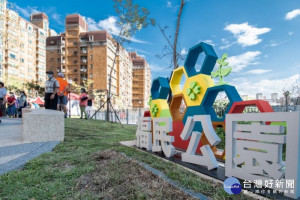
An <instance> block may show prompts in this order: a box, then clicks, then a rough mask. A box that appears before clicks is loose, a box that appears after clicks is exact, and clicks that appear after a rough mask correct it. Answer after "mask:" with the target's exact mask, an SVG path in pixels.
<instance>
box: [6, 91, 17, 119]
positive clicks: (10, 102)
mask: <svg viewBox="0 0 300 200" xmlns="http://www.w3.org/2000/svg"><path fill="white" fill-rule="evenodd" d="M16 100H17V99H16V98H15V95H14V93H13V92H10V93H9V97H8V98H7V108H8V115H9V117H12V118H14V117H15V112H16Z"/></svg>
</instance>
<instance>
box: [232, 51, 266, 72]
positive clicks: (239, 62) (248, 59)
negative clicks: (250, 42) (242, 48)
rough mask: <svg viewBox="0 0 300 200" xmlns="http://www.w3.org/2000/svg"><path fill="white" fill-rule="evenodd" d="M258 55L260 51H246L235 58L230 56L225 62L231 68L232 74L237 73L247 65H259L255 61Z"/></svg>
mask: <svg viewBox="0 0 300 200" xmlns="http://www.w3.org/2000/svg"><path fill="white" fill-rule="evenodd" d="M260 54H261V52H260V51H247V52H246V53H243V54H240V55H237V56H231V57H229V58H228V59H227V61H228V62H229V66H232V71H233V72H239V71H242V70H243V69H244V68H245V67H247V66H248V65H257V64H259V62H258V61H257V59H258V58H259V57H258V56H259V55H260Z"/></svg>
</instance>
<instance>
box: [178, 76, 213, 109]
mask: <svg viewBox="0 0 300 200" xmlns="http://www.w3.org/2000/svg"><path fill="white" fill-rule="evenodd" d="M212 86H214V81H213V80H212V78H211V77H210V76H208V75H204V74H198V75H196V76H193V77H190V78H188V79H187V81H186V83H185V85H184V87H183V95H184V99H185V101H186V105H187V106H199V105H200V104H201V102H202V99H203V97H204V95H205V93H206V90H207V88H209V87H212Z"/></svg>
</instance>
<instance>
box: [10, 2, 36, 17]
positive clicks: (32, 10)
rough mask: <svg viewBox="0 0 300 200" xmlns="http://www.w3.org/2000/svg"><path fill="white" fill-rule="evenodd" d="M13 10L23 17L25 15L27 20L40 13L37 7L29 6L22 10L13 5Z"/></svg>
mask: <svg viewBox="0 0 300 200" xmlns="http://www.w3.org/2000/svg"><path fill="white" fill-rule="evenodd" d="M13 8H14V10H15V11H17V12H18V13H20V14H21V15H23V16H24V17H26V18H29V17H30V15H31V14H34V13H39V12H40V11H39V10H38V9H37V7H31V6H27V7H26V8H21V7H19V6H18V5H17V4H15V3H14V4H13Z"/></svg>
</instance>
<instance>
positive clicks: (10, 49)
mask: <svg viewBox="0 0 300 200" xmlns="http://www.w3.org/2000/svg"><path fill="white" fill-rule="evenodd" d="M31 20H32V21H31V22H29V21H27V20H25V19H23V18H22V17H20V16H19V14H18V13H16V12H15V11H13V10H11V9H8V8H7V7H6V1H5V0H0V27H1V28H0V29H1V30H0V31H1V34H0V36H1V39H0V46H1V51H0V62H1V64H0V79H15V80H17V81H21V82H34V83H38V84H42V83H43V82H44V81H45V80H46V73H45V70H46V38H47V36H48V30H49V23H48V17H47V15H46V14H44V13H37V14H34V15H32V16H31ZM40 21H42V22H43V26H42V25H41V24H39V23H38V22H40Z"/></svg>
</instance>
